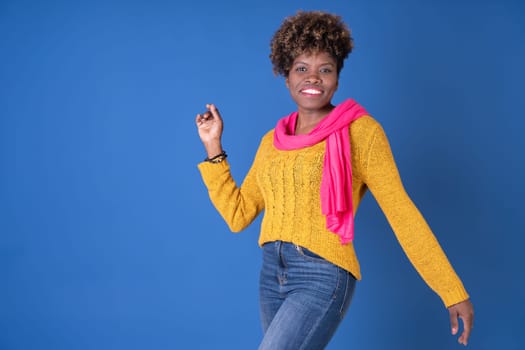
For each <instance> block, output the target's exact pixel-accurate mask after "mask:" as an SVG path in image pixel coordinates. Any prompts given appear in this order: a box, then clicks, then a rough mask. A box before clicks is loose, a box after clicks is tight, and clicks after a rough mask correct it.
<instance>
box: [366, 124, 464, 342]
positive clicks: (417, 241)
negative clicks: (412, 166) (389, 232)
mask: <svg viewBox="0 0 525 350" xmlns="http://www.w3.org/2000/svg"><path fill="white" fill-rule="evenodd" d="M364 178H365V182H366V184H367V186H368V188H369V189H370V191H371V192H372V194H373V196H374V198H375V199H376V201H377V203H378V204H379V206H380V207H381V210H382V211H383V213H384V214H385V216H386V218H387V220H388V222H389V224H390V226H391V227H392V229H393V231H394V233H395V235H396V237H397V239H398V241H399V243H400V245H401V247H402V248H403V250H404V252H405V253H406V255H407V257H408V259H409V260H410V262H411V263H412V265H413V266H414V268H415V269H416V270H417V272H418V273H419V274H420V276H421V277H422V278H423V280H424V281H425V282H426V283H427V284H428V285H429V287H430V288H431V289H432V290H434V291H435V292H436V293H437V294H438V295H439V296H440V297H441V299H442V300H443V303H444V304H445V306H446V307H447V308H448V309H449V312H450V316H451V318H450V319H451V327H452V333H453V334H456V333H457V331H458V318H461V319H462V320H463V325H464V331H463V333H462V334H461V336H460V338H459V342H460V343H462V344H465V345H466V343H467V340H468V337H469V334H470V329H471V328H472V323H473V308H472V304H471V302H470V301H469V295H468V294H467V291H466V290H465V288H464V286H463V284H462V282H461V280H460V279H459V277H458V276H457V274H456V272H455V271H454V269H453V267H452V265H451V264H450V262H449V260H448V258H447V257H446V255H445V252H444V251H443V249H442V248H441V246H440V245H439V243H438V241H437V239H436V237H435V236H434V234H433V233H432V231H431V229H430V227H429V226H428V224H427V222H426V220H425V219H424V217H423V216H422V215H421V213H420V212H419V210H418V209H417V207H416V206H415V204H414V203H413V201H412V200H411V199H410V197H409V196H408V194H407V192H406V191H405V189H404V186H403V184H402V181H401V178H400V176H399V171H398V169H397V166H396V163H395V160H394V157H393V155H392V151H391V148H390V144H389V142H388V139H387V137H386V135H385V133H384V131H383V128H382V127H381V125H379V124H377V126H376V130H375V133H374V136H373V140H372V141H371V143H370V148H369V151H368V155H367V162H366V171H365V175H364Z"/></svg>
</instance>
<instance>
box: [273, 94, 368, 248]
mask: <svg viewBox="0 0 525 350" xmlns="http://www.w3.org/2000/svg"><path fill="white" fill-rule="evenodd" d="M367 114H368V113H367V112H366V110H365V109H364V108H363V107H361V106H360V105H359V104H358V103H357V102H355V101H354V100H353V99H348V100H346V101H344V102H343V103H341V104H339V105H338V106H336V107H335V108H334V109H333V110H332V111H331V112H330V113H329V114H328V115H327V116H326V117H325V118H324V119H322V120H321V121H320V122H319V124H317V126H316V127H315V128H314V129H313V130H312V131H310V133H308V134H307V135H294V133H295V125H296V123H297V117H298V113H297V112H293V113H292V114H290V115H288V116H287V117H284V118H282V119H280V120H279V121H278V122H277V125H276V127H275V132H274V139H273V144H274V146H275V147H276V148H277V149H279V150H294V149H299V148H304V147H310V146H313V145H315V144H316V143H319V142H320V141H322V140H324V139H326V151H325V156H324V164H323V175H322V179H321V210H322V213H323V215H325V216H326V228H327V229H329V230H330V231H332V232H334V233H336V234H338V235H339V236H340V240H341V243H342V244H346V243H348V242H351V241H352V240H353V239H354V213H353V211H354V210H353V205H352V165H351V160H352V157H351V154H350V135H349V127H350V123H352V122H353V121H354V120H356V119H357V118H359V117H362V116H363V115H367Z"/></svg>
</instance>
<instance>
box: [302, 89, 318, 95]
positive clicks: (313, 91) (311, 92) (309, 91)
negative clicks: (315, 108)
mask: <svg viewBox="0 0 525 350" xmlns="http://www.w3.org/2000/svg"><path fill="white" fill-rule="evenodd" d="M301 93H303V94H307V95H321V94H322V93H323V92H322V91H321V90H317V89H304V90H301Z"/></svg>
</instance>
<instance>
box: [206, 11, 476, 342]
mask: <svg viewBox="0 0 525 350" xmlns="http://www.w3.org/2000/svg"><path fill="white" fill-rule="evenodd" d="M352 47H353V41H352V38H351V35H350V31H349V29H348V28H347V26H346V25H345V24H344V23H343V22H342V20H341V18H340V17H339V16H336V15H333V14H329V13H324V12H318V11H312V12H302V11H300V12H298V13H297V14H296V15H295V16H291V17H288V18H286V19H285V20H284V21H283V23H282V25H281V27H280V28H279V29H278V30H277V31H276V33H275V34H274V36H273V38H272V41H271V54H270V59H271V61H272V64H273V69H274V73H275V74H279V75H282V76H283V77H284V78H285V81H286V86H287V88H288V89H289V91H290V95H291V97H292V99H293V100H294V101H295V103H296V104H297V112H293V113H291V114H290V115H288V116H287V117H285V118H282V119H281V120H279V122H278V123H277V125H276V127H275V129H273V130H270V131H269V132H268V133H267V134H266V135H264V137H263V138H262V140H261V143H260V146H259V149H258V151H257V153H256V155H255V159H254V161H253V164H252V167H251V168H250V170H249V172H248V174H247V175H246V177H245V179H244V181H243V183H242V185H241V186H240V187H238V186H237V185H236V183H235V182H234V180H233V179H232V176H231V174H230V168H229V164H228V162H227V160H226V157H227V155H226V153H225V152H224V151H223V149H222V146H221V136H222V128H223V122H222V118H221V115H220V113H219V111H218V109H217V108H216V107H215V106H214V105H213V104H209V105H207V106H206V107H207V109H208V111H207V112H205V113H202V114H198V115H197V117H196V124H197V128H198V133H199V136H200V138H201V140H202V142H203V144H204V146H205V148H206V152H207V155H208V157H207V158H206V159H205V161H204V162H202V163H200V164H199V169H200V172H201V175H202V177H203V180H204V183H205V184H206V186H207V188H208V191H209V194H210V198H211V200H212V202H213V204H214V205H215V207H216V208H217V210H218V211H219V212H220V213H221V215H222V217H223V218H224V219H225V221H226V222H227V224H228V225H229V227H230V229H231V230H232V231H235V232H238V231H241V230H243V229H244V228H246V227H247V226H248V225H249V224H250V223H251V222H252V221H253V220H254V219H255V218H256V217H257V215H258V214H259V213H260V212H261V211H263V210H264V218H263V220H262V224H261V232H260V237H259V244H260V246H261V247H262V249H263V264H262V269H261V275H260V311H261V322H262V326H263V330H264V337H263V340H262V342H261V345H260V348H259V349H272V350H275V349H323V348H324V347H325V346H326V345H327V344H328V342H329V341H330V339H331V337H332V336H333V334H334V332H335V331H336V329H337V327H338V325H339V324H340V322H341V320H342V318H343V317H344V315H345V313H346V310H347V308H348V306H349V304H350V301H351V299H352V295H353V291H354V288H355V284H356V280H359V279H360V278H361V274H360V269H359V262H358V260H357V257H356V254H355V251H354V246H353V243H352V242H353V238H354V232H353V218H354V215H355V211H356V210H357V207H358V206H359V202H360V201H361V199H362V198H363V196H364V194H365V192H366V190H367V189H370V191H371V192H372V194H373V195H374V197H375V199H376V200H377V202H378V203H379V205H380V207H381V209H382V210H383V212H384V214H385V215H386V217H387V219H388V221H389V223H390V225H391V226H392V228H393V230H394V232H395V234H396V236H397V238H398V240H399V242H400V244H401V246H402V248H403V250H404V251H405V253H406V254H407V256H408V258H409V259H410V261H411V263H412V264H413V265H414V267H415V268H416V269H417V271H418V272H419V274H420V275H421V276H422V278H423V279H424V280H425V281H426V283H427V284H428V285H429V287H430V288H432V289H433V290H434V291H435V292H436V293H437V294H438V295H439V296H440V297H441V299H442V300H443V303H444V304H445V306H446V307H447V308H448V310H449V313H450V321H451V327H452V333H453V334H456V333H457V332H458V319H459V318H461V319H462V320H463V324H464V330H463V332H462V334H461V336H460V337H459V340H458V341H459V342H460V343H462V344H464V345H466V344H467V341H468V337H469V334H470V330H471V328H472V323H473V307H472V304H471V303H470V301H469V296H468V294H467V292H466V290H465V288H464V287H463V284H462V283H461V281H460V279H459V278H458V276H457V275H456V273H455V272H454V270H453V268H452V266H451V265H450V263H449V262H448V260H447V258H446V256H445V254H444V252H443V251H442V249H441V247H440V246H439V244H438V242H437V240H436V239H435V237H434V235H433V233H432V232H431V230H430V228H429V227H428V225H427V223H426V222H425V219H424V218H423V217H422V216H421V214H420V213H419V211H418V209H417V208H416V207H415V206H414V204H413V202H412V201H411V200H410V198H409V197H408V195H407V193H406V192H405V190H404V188H403V185H402V183H401V179H400V178H399V173H398V171H397V167H396V164H395V162H394V158H393V156H392V153H391V150H390V146H389V144H388V140H387V138H386V135H385V134H384V132H383V129H382V128H381V125H380V124H379V123H378V122H377V121H376V120H375V119H374V118H372V117H371V116H370V115H369V114H368V113H367V112H366V110H365V109H364V108H363V107H362V106H360V105H359V104H358V103H357V102H355V101H354V100H352V99H348V100H346V101H344V102H342V103H340V104H339V105H337V106H335V105H333V104H332V98H333V96H334V93H335V91H336V90H337V87H338V82H339V73H340V72H341V69H342V68H343V62H344V60H345V59H346V58H347V57H348V55H349V54H350V52H351V51H352Z"/></svg>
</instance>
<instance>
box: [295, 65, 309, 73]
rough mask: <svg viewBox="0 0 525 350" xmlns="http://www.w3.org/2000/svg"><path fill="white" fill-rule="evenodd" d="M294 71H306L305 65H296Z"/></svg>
mask: <svg viewBox="0 0 525 350" xmlns="http://www.w3.org/2000/svg"><path fill="white" fill-rule="evenodd" d="M295 71H296V72H306V67H305V66H298V67H296V68H295Z"/></svg>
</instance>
